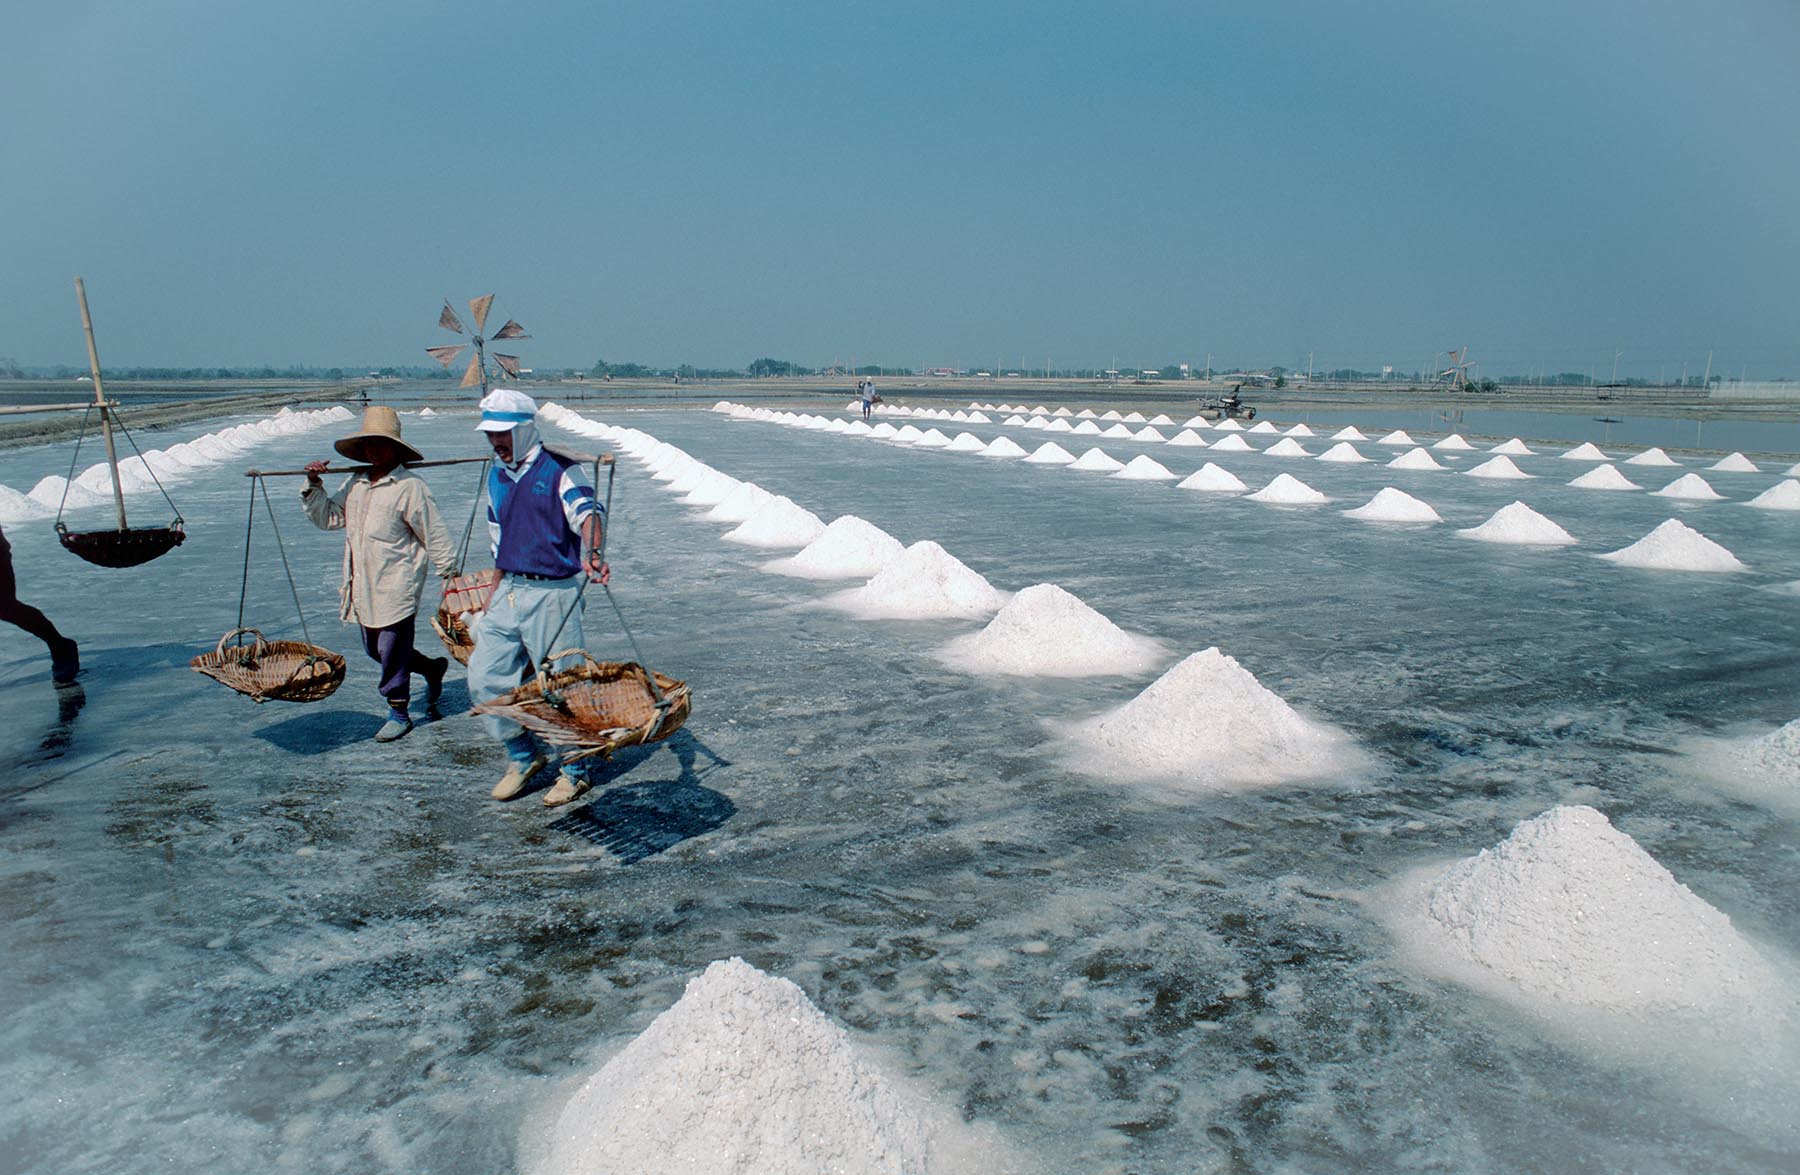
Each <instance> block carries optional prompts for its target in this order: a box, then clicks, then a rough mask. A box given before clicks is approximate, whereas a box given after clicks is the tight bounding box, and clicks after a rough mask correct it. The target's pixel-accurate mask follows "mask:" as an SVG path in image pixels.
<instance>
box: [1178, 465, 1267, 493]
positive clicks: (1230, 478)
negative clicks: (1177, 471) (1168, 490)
mask: <svg viewBox="0 0 1800 1175" xmlns="http://www.w3.org/2000/svg"><path fill="white" fill-rule="evenodd" d="M1175 488H1176V489H1178V490H1202V491H1204V492H1207V493H1216V494H1241V493H1243V492H1244V491H1245V490H1247V489H1249V488H1250V487H1249V486H1247V485H1245V484H1244V483H1243V481H1242V480H1241V479H1240V478H1238V476H1237V475H1236V474H1234V473H1232V472H1231V471H1230V470H1228V469H1221V468H1220V467H1219V466H1217V465H1214V464H1213V463H1212V462H1211V461H1208V462H1207V463H1206V464H1205V465H1202V466H1201V467H1200V468H1199V469H1197V470H1195V471H1194V472H1193V473H1190V474H1188V475H1187V477H1185V478H1183V479H1182V480H1181V481H1178V482H1176V483H1175Z"/></svg>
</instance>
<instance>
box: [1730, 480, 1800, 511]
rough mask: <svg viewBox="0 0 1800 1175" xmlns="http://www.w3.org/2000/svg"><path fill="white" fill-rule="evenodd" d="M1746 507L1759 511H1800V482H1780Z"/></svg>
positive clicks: (1747, 503) (1756, 497)
mask: <svg viewBox="0 0 1800 1175" xmlns="http://www.w3.org/2000/svg"><path fill="white" fill-rule="evenodd" d="M1744 505H1746V506H1755V507H1756V508H1757V509H1758V510H1800V481H1795V480H1794V479H1793V478H1788V479H1787V480H1786V481H1778V482H1776V483H1775V484H1774V485H1772V486H1770V487H1769V488H1768V489H1766V490H1764V491H1763V492H1762V493H1760V494H1758V495H1756V496H1755V497H1754V498H1751V499H1750V500H1749V501H1748V502H1745V503H1744Z"/></svg>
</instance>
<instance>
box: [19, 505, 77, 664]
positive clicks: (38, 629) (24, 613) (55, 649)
mask: <svg viewBox="0 0 1800 1175" xmlns="http://www.w3.org/2000/svg"><path fill="white" fill-rule="evenodd" d="M0 620H4V621H6V622H7V623H8V624H15V625H17V626H19V627H20V628H22V629H24V630H25V631H26V632H28V633H30V634H31V635H32V636H35V637H36V638H38V639H39V640H41V641H43V642H44V644H45V645H46V646H48V648H49V649H50V680H51V681H52V682H54V683H55V684H57V685H74V684H75V675H76V674H78V673H80V672H81V654H80V651H79V648H78V647H77V645H76V644H75V642H74V641H72V640H70V639H69V638H68V637H66V636H64V635H63V634H62V633H60V632H58V631H56V625H54V624H52V623H50V618H49V617H48V616H45V615H44V614H43V613H42V612H40V611H38V610H37V609H36V608H33V607H32V606H31V605H30V604H26V603H21V602H20V600H19V591H18V585H17V583H16V582H14V580H13V565H12V544H11V543H9V542H7V541H6V532H5V531H4V530H0Z"/></svg>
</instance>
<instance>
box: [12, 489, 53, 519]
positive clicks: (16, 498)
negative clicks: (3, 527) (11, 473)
mask: <svg viewBox="0 0 1800 1175" xmlns="http://www.w3.org/2000/svg"><path fill="white" fill-rule="evenodd" d="M49 516H50V508H49V507H48V506H46V505H44V504H43V503H41V502H39V501H37V500H36V499H34V498H31V497H29V496H28V495H25V494H21V493H20V492H19V491H18V490H15V489H13V488H12V487H11V486H0V523H12V522H32V521H35V520H37V519H39V518H48V517H49Z"/></svg>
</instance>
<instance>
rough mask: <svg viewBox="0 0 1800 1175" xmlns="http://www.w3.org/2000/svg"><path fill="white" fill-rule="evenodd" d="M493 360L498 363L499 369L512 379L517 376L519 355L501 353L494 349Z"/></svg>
mask: <svg viewBox="0 0 1800 1175" xmlns="http://www.w3.org/2000/svg"><path fill="white" fill-rule="evenodd" d="M494 362H495V363H497V364H499V365H500V370H502V371H504V372H505V373H506V374H508V375H510V376H512V377H513V378H514V379H517V378H518V377H519V357H518V356H517V355H502V354H501V353H500V352H498V351H495V352H494Z"/></svg>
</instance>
